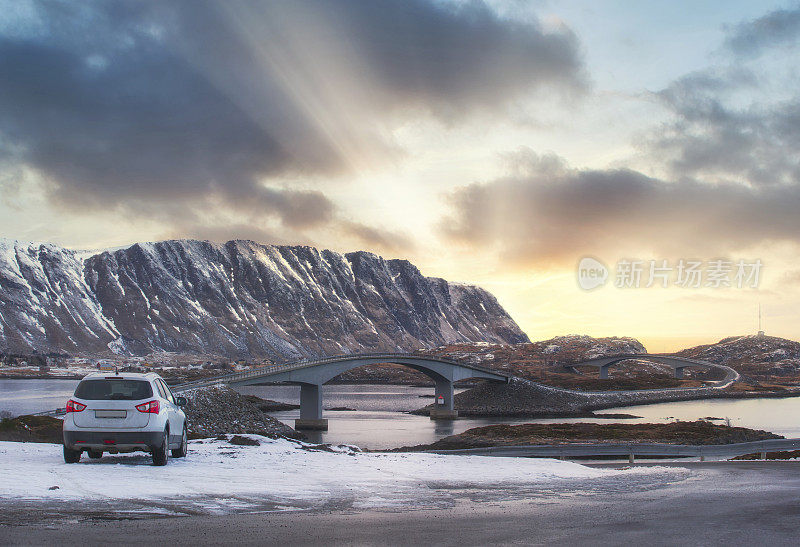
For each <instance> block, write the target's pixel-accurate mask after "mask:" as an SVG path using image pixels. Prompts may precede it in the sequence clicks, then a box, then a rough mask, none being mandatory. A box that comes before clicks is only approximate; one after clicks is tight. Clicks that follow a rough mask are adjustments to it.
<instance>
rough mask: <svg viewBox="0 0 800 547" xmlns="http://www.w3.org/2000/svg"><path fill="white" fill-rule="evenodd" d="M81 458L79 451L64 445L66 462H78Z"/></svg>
mask: <svg viewBox="0 0 800 547" xmlns="http://www.w3.org/2000/svg"><path fill="white" fill-rule="evenodd" d="M80 460H81V451H80V450H72V449H71V448H67V447H66V445H65V446H64V461H65V462H66V463H78V462H79V461H80Z"/></svg>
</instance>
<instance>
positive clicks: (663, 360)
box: [564, 353, 739, 383]
mask: <svg viewBox="0 0 800 547" xmlns="http://www.w3.org/2000/svg"><path fill="white" fill-rule="evenodd" d="M630 360H641V361H650V362H652V363H658V364H661V365H666V366H668V367H670V368H672V369H673V371H674V374H675V378H679V379H680V378H683V370H684V369H685V368H691V367H696V368H703V369H705V370H711V369H717V370H722V371H723V372H724V373H725V378H724V380H722V382H726V383H730V382H732V381H734V380H736V379H738V377H739V374H738V373H737V372H736V371H735V370H733V369H732V368H730V367H727V366H724V365H718V364H716V363H711V362H708V361H701V360H700V359H690V358H687V357H678V356H675V355H664V354H659V353H621V354H618V355H609V356H606V357H598V358H596V359H590V360H588V361H583V362H580V363H572V364H570V365H564V368H565V369H568V370H572V371H574V372H577V370H576V369H577V367H583V366H593V367H597V368H598V369H599V376H600V379H601V380H606V379H608V369H609V368H610V367H612V366H614V365H616V364H618V363H621V362H622V361H630Z"/></svg>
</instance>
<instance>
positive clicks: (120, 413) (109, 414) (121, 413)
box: [94, 410, 128, 418]
mask: <svg viewBox="0 0 800 547" xmlns="http://www.w3.org/2000/svg"><path fill="white" fill-rule="evenodd" d="M127 415H128V412H127V411H125V410H95V411H94V417H95V418H125V417H126V416H127Z"/></svg>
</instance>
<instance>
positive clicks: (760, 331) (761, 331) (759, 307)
mask: <svg viewBox="0 0 800 547" xmlns="http://www.w3.org/2000/svg"><path fill="white" fill-rule="evenodd" d="M758 336H759V338H763V337H764V330H763V329H762V328H761V302H759V303H758Z"/></svg>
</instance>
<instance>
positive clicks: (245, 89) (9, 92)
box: [0, 0, 583, 229]
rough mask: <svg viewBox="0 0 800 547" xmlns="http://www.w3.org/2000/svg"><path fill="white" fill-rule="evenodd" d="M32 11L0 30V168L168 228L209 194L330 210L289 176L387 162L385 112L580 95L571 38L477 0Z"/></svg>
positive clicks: (91, 5) (294, 223) (287, 209)
mask: <svg viewBox="0 0 800 547" xmlns="http://www.w3.org/2000/svg"><path fill="white" fill-rule="evenodd" d="M34 6H35V10H34V12H33V15H30V14H26V15H24V16H20V15H15V14H13V13H12V14H10V16H17V17H23V19H25V20H24V21H23V20H20V21H19V23H20V24H19V25H16V26H15V25H11V26H8V27H7V28H6V27H4V28H6V31H5V34H3V33H2V32H0V81H1V82H2V85H0V159H2V160H5V161H11V162H16V163H17V164H19V165H26V166H29V167H31V168H32V169H34V170H35V171H37V172H39V173H40V174H42V175H43V176H44V178H45V180H46V181H47V183H48V186H47V187H48V188H49V191H50V197H51V198H52V199H53V200H54V201H55V202H57V203H59V204H61V205H64V206H66V207H71V208H74V209H79V210H84V209H86V208H87V207H98V208H102V207H116V208H118V209H124V210H127V211H128V212H130V213H132V214H133V213H135V214H138V215H150V216H160V217H162V218H163V217H173V218H174V216H175V215H180V214H185V215H187V216H192V212H191V211H184V212H183V213H181V211H180V207H178V206H176V204H184V205H185V207H186V208H191V207H205V206H207V205H208V203H209V202H214V203H216V204H218V206H219V207H224V208H227V209H230V210H234V211H238V212H240V213H242V214H243V215H246V219H245V220H253V219H258V218H259V217H260V216H262V215H266V216H270V217H273V218H276V219H278V220H279V221H280V222H281V223H283V225H284V226H286V227H287V228H291V229H302V228H303V227H306V226H312V225H314V224H318V223H321V222H326V221H330V220H331V219H332V218H333V215H334V209H335V207H334V205H333V204H332V203H331V202H330V201H329V200H328V199H327V198H326V197H325V195H324V194H323V193H321V192H318V191H309V190H306V189H304V190H296V189H293V188H292V187H291V184H290V183H287V182H286V181H287V180H288V181H291V180H297V179H298V178H299V177H304V176H311V177H312V178H313V177H314V176H315V175H318V174H321V173H325V174H331V173H342V172H346V171H347V170H348V169H349V168H351V167H352V164H353V162H357V161H359V159H360V158H362V157H365V156H380V155H382V154H391V153H392V147H393V145H392V143H391V140H390V139H388V138H386V137H385V135H386V134H388V133H389V131H388V129H390V128H391V123H392V120H393V119H394V118H393V117H394V116H397V115H399V114H398V113H401V112H407V111H408V110H409V109H412V110H417V111H426V112H428V113H433V114H436V115H440V116H442V117H446V118H447V119H448V121H452V120H453V119H458V118H460V117H463V116H468V115H470V114H471V113H474V112H476V111H480V110H483V109H487V108H500V107H502V106H503V105H504V104H506V103H507V102H508V101H511V100H513V99H514V98H516V97H518V96H519V95H520V94H522V93H526V92H528V91H530V90H531V89H537V88H541V87H542V86H552V85H555V86H559V87H560V88H561V89H564V90H574V89H579V88H580V87H581V86H582V85H583V80H582V68H581V61H580V55H579V52H578V45H577V40H576V39H575V36H573V35H572V33H571V32H569V31H568V30H562V31H557V32H545V31H544V30H542V29H541V28H539V27H537V26H536V25H531V24H528V25H523V24H520V23H514V22H510V21H505V20H501V19H499V18H498V17H497V16H496V15H495V14H494V13H493V12H492V11H491V10H490V9H489V8H487V7H486V6H485V5H484V4H483V3H481V2H471V3H468V4H465V5H459V6H455V5H450V4H443V3H439V2H424V1H421V0H398V1H391V2H390V1H374V0H369V1H367V0H363V1H355V0H351V1H341V2H323V1H320V2H310V3H293V2H279V1H274V2H260V3H255V2H227V1H226V2H217V3H213V2H201V1H185V2H181V1H175V2H156V1H143V2H113V1H100V2H83V3H80V4H78V5H71V4H67V3H60V2H44V1H43V2H39V3H36V4H34ZM22 23H25V24H22ZM12 26H13V27H14V28H17V29H23V30H14V31H11V30H8V29H9V28H11V27H12ZM24 29H27V31H26V30H24ZM277 179H281V181H282V182H281V183H275V184H265V181H269V180H277ZM287 184H288V185H289V186H287ZM194 214H197V213H196V212H195V213H194Z"/></svg>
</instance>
